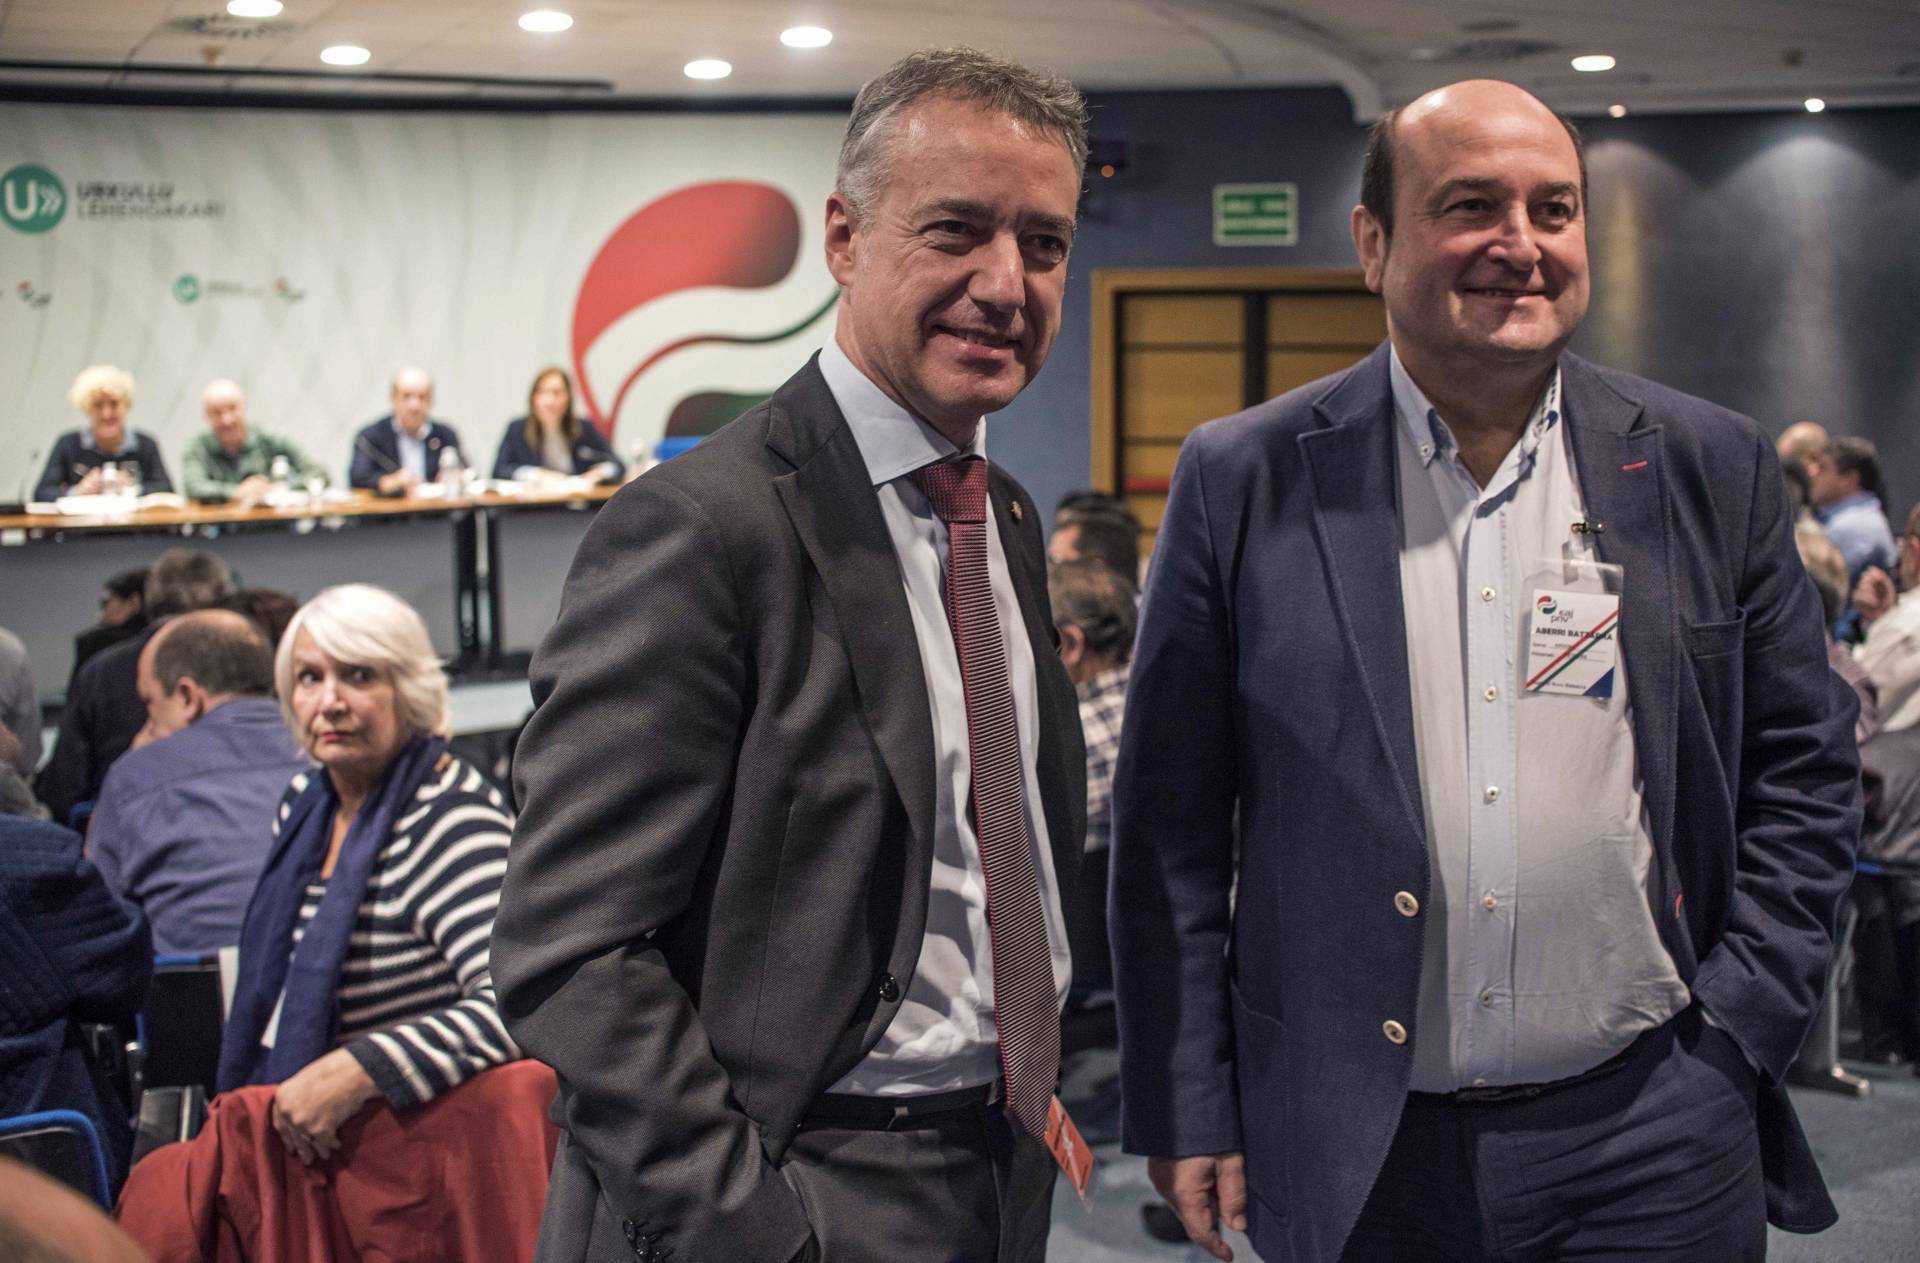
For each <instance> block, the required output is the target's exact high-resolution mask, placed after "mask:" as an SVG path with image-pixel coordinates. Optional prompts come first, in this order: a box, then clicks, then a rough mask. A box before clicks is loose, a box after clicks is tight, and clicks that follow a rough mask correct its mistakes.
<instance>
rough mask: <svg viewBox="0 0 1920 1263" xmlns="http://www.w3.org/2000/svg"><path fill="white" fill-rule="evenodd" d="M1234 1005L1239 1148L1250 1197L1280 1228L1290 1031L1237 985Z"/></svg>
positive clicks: (1284, 1207)
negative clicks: (1245, 996)
mask: <svg viewBox="0 0 1920 1263" xmlns="http://www.w3.org/2000/svg"><path fill="white" fill-rule="evenodd" d="M1228 988H1229V992H1230V994H1231V997H1232V1000H1233V1064H1234V1080H1235V1082H1234V1087H1235V1089H1236V1090H1237V1091H1238V1092H1239V1096H1240V1143H1241V1146H1242V1150H1243V1153H1244V1156H1245V1158H1246V1162H1247V1191H1248V1192H1249V1193H1250V1194H1251V1195H1252V1196H1253V1197H1255V1198H1257V1199H1258V1200H1259V1202H1260V1205H1261V1207H1262V1208H1263V1209H1265V1211H1266V1212H1267V1214H1268V1215H1270V1216H1271V1217H1272V1218H1273V1219H1274V1220H1276V1221H1278V1222H1285V1221H1286V1219H1287V1202H1288V1200H1289V1199H1288V1197H1287V1143H1288V1137H1289V1134H1290V1133H1289V1131H1288V1128H1287V1082H1286V1079H1287V1075H1286V1069H1287V1054H1286V1033H1287V1028H1286V1025H1285V1024H1284V1023H1283V1022H1281V1021H1280V1019H1279V1018H1276V1017H1269V1016H1267V1015H1266V1014H1265V1013H1262V1012H1260V1011H1259V1010H1257V1009H1255V1008H1253V1007H1251V1006H1250V1005H1248V1004H1247V1002H1246V1001H1245V1000H1244V999H1243V998H1242V997H1241V995H1240V987H1239V984H1238V983H1229V984H1228Z"/></svg>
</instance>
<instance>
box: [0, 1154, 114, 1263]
mask: <svg viewBox="0 0 1920 1263" xmlns="http://www.w3.org/2000/svg"><path fill="white" fill-rule="evenodd" d="M0 1259H4V1260H6V1263H147V1256H146V1255H145V1254H144V1253H143V1252H142V1251H141V1250H140V1247H139V1246H137V1245H135V1244H134V1242H133V1239H132V1238H131V1237H129V1236H128V1235H127V1234H126V1233H125V1232H122V1231H121V1230H120V1228H119V1226H118V1225H116V1224H115V1223H114V1222H113V1220H111V1219H109V1218H107V1212H106V1211H104V1210H102V1209H100V1207H99V1206H98V1205H96V1204H95V1203H94V1201H93V1199H92V1198H89V1197H85V1196H83V1195H81V1194H80V1193H78V1192H76V1191H75V1190H73V1189H70V1188H68V1187H67V1186H66V1185H65V1184H62V1183H61V1182H60V1181H58V1180H56V1179H54V1178H53V1177H52V1176H49V1175H45V1174H43V1173H41V1172H39V1171H36V1170H34V1169H33V1168H32V1167H30V1166H27V1165H26V1164H24V1163H20V1162H15V1161H14V1160H13V1159H12V1158H0Z"/></svg>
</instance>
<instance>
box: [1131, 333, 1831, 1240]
mask: <svg viewBox="0 0 1920 1263" xmlns="http://www.w3.org/2000/svg"><path fill="white" fill-rule="evenodd" d="M1561 368H1562V388H1563V393H1564V398H1565V400H1566V409H1567V419H1568V425H1569V427H1570V428H1569V430H1568V433H1569V435H1570V436H1571V441H1572V447H1573V458H1574V465H1575V468H1576V470H1577V471H1578V474H1579V479H1580V488H1581V491H1582V493H1583V495H1584V496H1585V499H1586V504H1587V510H1588V513H1589V514H1590V515H1591V516H1592V517H1595V518H1598V519H1600V520H1601V521H1603V522H1605V524H1606V530H1605V533H1604V534H1602V535H1601V536H1600V539H1599V545H1598V548H1599V554H1600V557H1601V559H1602V560H1604V561H1608V562H1614V563H1618V564H1620V565H1622V566H1623V567H1624V568H1625V574H1626V577H1625V591H1624V593H1623V596H1622V606H1621V620H1620V625H1621V651H1622V653H1624V655H1625V657H1626V663H1627V687H1628V689H1629V690H1630V692H1631V695H1632V701H1633V735H1634V745H1635V749H1636V753H1637V755H1638V758H1639V764H1640V774H1641V778H1642V781H1643V783H1644V786H1645V791H1646V805H1647V811H1648V813H1649V816H1650V819H1651V822H1652V831H1653V845H1654V855H1655V863H1654V865H1653V871H1652V872H1651V873H1650V874H1649V875H1648V897H1649V901H1650V904H1651V907H1652V909H1653V912H1654V914H1655V916H1656V918H1657V922H1658V926H1659V930H1660V936H1661V939H1662V941H1663V942H1664V943H1665V944H1666V947H1667V950H1668V951H1669V952H1670V953H1671V954H1672V956H1673V959H1674V963H1675V965H1676V966H1677V967H1678V969H1679V971H1680V974H1681V976H1682V977H1683V978H1684V979H1685V980H1686V981H1687V984H1688V985H1689V986H1690V987H1691V988H1692V990H1693V994H1694V995H1695V996H1696V997H1697V998H1698V999H1699V1000H1700V1002H1701V1003H1702V1004H1703V1005H1705V1007H1706V1008H1707V1009H1708V1011H1710V1012H1711V1013H1712V1014H1713V1015H1714V1017H1715V1018H1716V1019H1718V1020H1719V1021H1721V1022H1722V1023H1723V1024H1724V1025H1725V1026H1726V1028H1727V1029H1728V1030H1729V1031H1730V1032H1731V1033H1732V1035H1733V1037H1734V1038H1735V1039H1736V1040H1737V1041H1738V1042H1739V1044H1740V1045H1741V1047H1742V1048H1743V1049H1745V1050H1746V1052H1747V1054H1748V1056H1749V1057H1751V1058H1752V1059H1753V1061H1754V1062H1755V1063H1756V1064H1757V1065H1758V1066H1759V1067H1760V1068H1761V1070H1762V1071H1763V1072H1764V1077H1765V1080H1766V1082H1765V1084H1764V1085H1763V1087H1762V1088H1761V1092H1760V1098H1759V1100H1758V1102H1757V1103H1756V1108H1757V1112H1758V1125H1759V1132H1760V1140H1761V1149H1762V1153H1763V1154H1764V1157H1765V1166H1766V1175H1767V1184H1768V1188H1767V1192H1768V1209H1769V1213H1770V1214H1771V1216H1772V1218H1773V1220H1774V1222H1776V1223H1778V1224H1780V1225H1782V1226H1783V1227H1789V1228H1794V1229H1796V1230H1799V1231H1810V1230H1814V1229H1817V1228H1820V1227H1824V1226H1825V1225H1826V1224H1828V1223H1831V1222H1832V1220H1833V1214H1834V1212H1833V1206H1832V1203H1831V1202H1830V1201H1829V1200H1828V1197H1827V1193H1826V1189H1825V1187H1824V1186H1823V1185H1822V1183H1821V1180H1820V1175H1819V1171H1818V1170H1817V1169H1816V1168H1815V1167H1814V1165H1813V1157H1812V1154H1811V1152H1810V1151H1809V1149H1808V1147H1807V1143H1806V1140H1805V1138H1804V1136H1803V1135H1802V1133H1801V1130H1800V1126H1799V1123H1798V1121H1797V1120H1796V1119H1795V1117H1794V1114H1793V1107H1792V1105H1791V1104H1790V1103H1789V1101H1788V1099H1787V1094H1786V1089H1785V1088H1784V1087H1782V1086H1781V1084H1780V1077H1781V1076H1782V1075H1783V1074H1785V1072H1786V1069H1787V1066H1788V1064H1789V1063H1790V1062H1792V1060H1793V1057H1794V1053H1795V1051H1796V1050H1797V1049H1798V1048H1799V1046H1800V1041H1801V1038H1802V1037H1803V1036H1804V1035H1805V1034H1806V1030H1807V1027H1808V1025H1809V1024H1810V1023H1811V1022H1812V1020H1813V1015H1814V1012H1815V1010H1816V1009H1817V1008H1818V1007H1819V1002H1820V989H1821V986H1822V983H1823V981H1824V978H1825V970H1826V965H1827V957H1828V952H1829V949H1830V947H1831V942H1832V933H1833V922H1834V912H1835V908H1836V906H1837V905H1838V903H1839V900H1840V898H1841V896H1842V895H1844V894H1845V892H1846V889H1847V885H1848V883H1849V881H1850V879H1851V877H1852V860H1853V847H1854V843H1855V840H1856V839H1857V838H1858V836H1859V827H1860V805H1859V788H1858V785H1859V760H1858V758H1857V755H1856V752H1855V749H1854V744H1853V720H1854V713H1855V710H1856V704H1855V702H1854V700H1853V694H1852V692H1851V690H1850V689H1848V688H1847V686H1846V685H1845V684H1844V683H1842V682H1841V681H1840V679H1839V677H1837V676H1835V675H1834V673H1833V672H1832V670H1831V669H1830V668H1829V667H1828V665H1827V655H1826V641H1825V636H1824V634H1823V633H1822V630H1821V621H1822V617H1821V609H1820V600H1819V597H1818V596H1817V595H1816V594H1815V593H1814V590H1813V585H1812V584H1811V583H1810V582H1809V581H1808V579H1807V577H1806V572H1805V570H1804V569H1803V568H1802V566H1801V564H1800V560H1799V557H1798V556H1797V554H1796V553H1795V550H1794V546H1793V518H1792V513H1791V511H1790V510H1789V509H1788V507H1787V502H1786V497H1785V495H1784V493H1783V492H1782V490H1781V483H1780V471H1779V464H1778V462H1777V461H1776V460H1775V458H1774V453H1773V445H1772V444H1771V443H1770V442H1768V440H1767V439H1766V437H1765V436H1764V435H1762V434H1761V433H1760V430H1759V427H1758V426H1756V425H1754V423H1753V422H1752V421H1750V420H1748V419H1746V418H1745V417H1740V416H1736V415H1735V414H1733V413H1731V412H1728V411H1727V410H1725V409H1723V408H1718V407H1715V406H1714V405H1712V404H1709V403H1707V402H1705V401H1704V400H1700V399H1694V398H1691V397H1689V396H1686V395H1683V394H1680V393H1679V392H1678V391H1673V390H1669V389H1667V388H1665V387H1663V386H1659V385H1656V384H1654V383H1653V382H1649V381H1643V380H1641V379H1640V378H1636V377H1630V376H1628V375H1627V374H1625V373H1618V372H1614V371H1612V370H1610V369H1604V368H1600V367H1597V366H1595V365H1592V364H1589V363H1587V362H1585V361H1584V360H1581V359H1578V358H1576V357H1574V356H1571V355H1568V356H1564V357H1562V360H1561ZM1393 426H1394V420H1393V398H1392V391H1391V388H1390V387H1389V385H1388V368H1387V349H1386V347H1384V346H1382V347H1381V348H1380V349H1379V350H1378V351H1376V352H1375V353H1374V354H1373V355H1371V356H1369V357H1368V358H1367V359H1366V360H1363V361H1362V362H1361V363H1360V364H1358V365H1356V366H1355V367H1353V368H1351V369H1349V370H1347V371H1346V372H1344V373H1339V374H1336V375H1335V376H1333V377H1329V378H1324V379H1322V380H1320V381H1318V382H1313V383H1311V384H1309V385H1306V386H1302V387H1301V388H1299V389H1298V390H1295V391H1293V392H1291V393H1289V394H1286V395H1283V396H1281V397H1280V398H1278V399H1274V400H1271V401H1269V402H1267V403H1264V404H1261V405H1260V406H1258V407H1256V408H1253V409H1250V410H1249V411H1247V412H1243V413H1241V414H1239V415H1238V416H1233V417H1228V418H1226V419H1224V420H1220V421H1212V422H1209V423H1207V424H1206V425H1203V426H1201V427H1200V428H1199V429H1198V430H1196V431H1194V433H1193V435H1192V437H1191V438H1189V439H1188V440H1187V443H1186V446H1185V448H1184V449H1183V450H1182V451H1181V453H1180V460H1179V464H1178V466H1177V467H1176V469H1175V471H1174V476H1173V491H1172V496H1171V499H1170V500H1169V502H1168V505H1167V513H1166V517H1165V518H1164V520H1163V521H1162V523H1161V527H1160V536H1159V541H1158V544H1157V546H1156V548H1155V552H1154V558H1153V567H1152V569H1151V570H1150V571H1149V573H1148V576H1147V590H1146V607H1145V611H1144V614H1143V617H1142V621H1141V626H1140V643H1139V646H1138V647H1137V649H1136V650H1135V652H1134V665H1133V674H1132V683H1131V691H1130V693H1129V695H1128V700H1127V723H1126V730H1125V733H1124V735H1123V736H1122V738H1121V753H1120V764H1119V770H1118V773H1117V776H1116V779H1115V783H1114V803H1115V807H1114V810H1115V825H1114V830H1115V831H1114V841H1113V858H1112V864H1113V904H1112V919H1113V947H1114V958H1115V960H1114V963H1115V970H1116V982H1117V986H1118V991H1119V1000H1120V1047H1121V1052H1122V1054H1123V1057H1122V1061H1121V1072H1122V1080H1123V1084H1122V1086H1123V1090H1124V1095H1125V1112H1124V1119H1123V1130H1124V1139H1125V1143H1126V1146H1127V1148H1128V1149H1129V1150H1131V1151H1133V1152H1136V1153H1150V1154H1163V1155H1169V1156H1173V1155H1190V1154H1207V1153H1221V1152H1224V1151H1227V1150H1243V1151H1244V1152H1245V1155H1246V1164H1247V1184H1248V1187H1249V1191H1250V1193H1251V1195H1252V1196H1251V1205H1250V1206H1249V1207H1248V1219H1249V1221H1250V1224H1251V1227H1252V1236H1253V1241H1254V1245H1255V1247H1256V1248H1257V1249H1258V1250H1259V1251H1260V1253H1261V1256H1262V1257H1263V1258H1265V1259H1267V1260H1269V1261H1270V1263H1310V1261H1313V1260H1323V1259H1333V1258H1337V1257H1338V1256H1339V1254H1340V1251H1341V1248H1342V1245H1343V1244H1344V1242H1345V1241H1346V1238H1347V1235H1348V1233H1349V1232H1350V1231H1351V1230H1352V1228H1353V1225H1354V1222H1355V1220H1356V1218H1357V1217H1358V1215H1359V1212H1360V1208H1361V1206H1362V1204H1363V1203H1364V1202H1365V1200H1366V1197H1367V1193H1368V1191H1369V1190H1370V1189H1371V1188H1372V1187H1373V1184H1374V1181H1375V1179H1376V1177H1377V1176H1378V1175H1379V1172H1380V1168H1381V1164H1382V1162H1383V1161H1384V1159H1385V1158H1386V1154H1387V1149H1388V1146H1389V1145H1390V1144H1391V1142H1392V1140H1393V1135H1394V1131H1395V1129H1396V1127H1397V1125H1398V1123H1399V1118H1400V1110H1401V1106H1402V1105H1403V1104H1404V1103H1405V1101H1406V1094H1407V1084H1408V1080H1409V1075H1410V1071H1411V1065H1412V1055H1413V1048H1414V1041H1418V1040H1419V1039H1420V1038H1421V1032H1420V1031H1419V1030H1418V1029H1416V1028H1415V1025H1414V1022H1413V1020H1412V1019H1413V1015H1414V1012H1415V1009H1416V1007H1417V1001H1418V994H1419V986H1420V957H1421V948H1422V934H1423V932H1422V929H1421V925H1420V922H1419V921H1418V920H1417V919H1414V918H1409V917H1407V916H1404V915H1402V914H1401V913H1400V912H1399V911H1398V910H1397V909H1396V907H1395V904H1394V894H1395V892H1396V891H1410V892H1412V893H1414V894H1415V895H1417V896H1418V898H1419V900H1420V902H1421V903H1422V904H1430V903H1432V902H1433V900H1434V899H1435V898H1438V897H1439V896H1438V895H1437V894H1436V893H1435V892H1434V891H1433V890H1432V889H1431V881H1430V875H1429V873H1428V866H1427V847H1426V826H1425V824H1424V823H1423V821H1424V814H1423V813H1424V808H1423V805H1422V800H1421V792H1420V778H1419V760H1418V755H1417V752H1416V750H1415V748H1414V738H1413V698H1412V692H1411V687H1412V686H1411V683H1410V680H1409V675H1408V667H1407V642H1406V622H1405V615H1404V612H1403V609H1402V602H1401V592H1400V561H1399V558H1400V528H1399V514H1398V510H1397V508H1396V500H1397V497H1398V491H1397V483H1396V481H1395V474H1394V448H1393V443H1394V439H1393ZM1236 806H1237V807H1238V813H1239V814H1238V833H1237V837H1238V856H1237V862H1236V856H1235V853H1234V847H1235V838H1236V822H1235V808H1236ZM1236 879H1237V888H1236V885H1235V883H1236ZM1421 915H1423V916H1425V915H1429V913H1425V912H1423V913H1422V914H1421ZM1387 1019H1393V1020H1395V1021H1397V1022H1399V1023H1402V1024H1404V1025H1405V1027H1406V1028H1407V1030H1408V1031H1410V1032H1411V1034H1412V1040H1411V1041H1409V1042H1407V1043H1403V1044H1396V1043H1393V1042H1391V1041H1390V1040H1389V1039H1388V1038H1387V1037H1386V1036H1385V1035H1384V1033H1383V1022H1384V1021H1385V1020H1387Z"/></svg>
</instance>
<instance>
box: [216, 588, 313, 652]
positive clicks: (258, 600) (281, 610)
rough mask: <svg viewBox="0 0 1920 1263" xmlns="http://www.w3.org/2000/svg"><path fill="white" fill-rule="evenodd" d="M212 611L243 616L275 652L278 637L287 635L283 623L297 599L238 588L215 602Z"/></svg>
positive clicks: (295, 608) (271, 591)
mask: <svg viewBox="0 0 1920 1263" xmlns="http://www.w3.org/2000/svg"><path fill="white" fill-rule="evenodd" d="M214 608H215V609H222V610H232V611H233V612H234V613H236V614H242V615H245V616H246V618H247V619H248V620H249V621H251V622H252V623H253V625H254V626H255V627H257V628H259V629H260V634H261V635H262V636H265V637H266V638H267V647H268V648H269V649H277V648H279V647H280V637H282V636H284V635H286V634H287V624H289V623H291V622H292V621H293V616H294V614H295V613H296V612H297V611H298V610H299V609H300V599H299V598H298V597H296V596H294V595H293V594H291V593H288V592H282V591H280V590H279V589H278V588H241V589H240V590H239V591H238V592H235V593H234V594H233V595H232V596H229V597H226V598H224V599H222V600H221V601H219V602H217V603H216V604H215V606H214Z"/></svg>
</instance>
